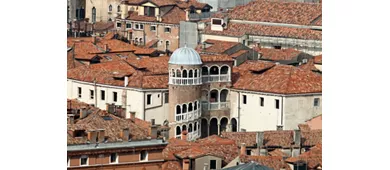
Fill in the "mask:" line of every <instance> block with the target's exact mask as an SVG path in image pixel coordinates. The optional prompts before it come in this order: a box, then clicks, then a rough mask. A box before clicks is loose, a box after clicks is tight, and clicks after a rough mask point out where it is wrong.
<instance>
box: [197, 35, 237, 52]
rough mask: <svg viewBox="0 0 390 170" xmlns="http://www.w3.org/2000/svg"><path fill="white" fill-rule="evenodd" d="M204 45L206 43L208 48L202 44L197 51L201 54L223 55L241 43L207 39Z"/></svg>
mask: <svg viewBox="0 0 390 170" xmlns="http://www.w3.org/2000/svg"><path fill="white" fill-rule="evenodd" d="M203 43H205V45H206V48H204V47H203V44H200V45H198V46H197V47H196V51H198V52H199V53H212V54H222V53H224V52H225V51H227V50H229V49H231V48H233V47H234V46H236V45H238V44H240V43H239V42H229V41H219V40H210V39H207V40H206V41H204V42H203Z"/></svg>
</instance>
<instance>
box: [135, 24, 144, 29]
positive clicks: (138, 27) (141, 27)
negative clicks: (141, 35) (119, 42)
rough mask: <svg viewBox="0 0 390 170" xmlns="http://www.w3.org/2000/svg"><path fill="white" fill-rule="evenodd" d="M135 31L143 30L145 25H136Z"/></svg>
mask: <svg viewBox="0 0 390 170" xmlns="http://www.w3.org/2000/svg"><path fill="white" fill-rule="evenodd" d="M135 29H137V30H143V29H144V24H135Z"/></svg>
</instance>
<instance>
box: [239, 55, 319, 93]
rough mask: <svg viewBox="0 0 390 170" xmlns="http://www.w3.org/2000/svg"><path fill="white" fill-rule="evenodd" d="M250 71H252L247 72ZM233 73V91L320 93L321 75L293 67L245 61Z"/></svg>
mask: <svg viewBox="0 0 390 170" xmlns="http://www.w3.org/2000/svg"><path fill="white" fill-rule="evenodd" d="M251 68H255V69H256V70H253V69H251ZM250 70H252V71H251V72H249V71H250ZM233 73H235V76H233V78H232V79H233V88H235V89H241V90H250V91H259V92H268V93H278V94H302V93H321V92H322V77H321V75H318V74H315V73H313V72H311V71H306V70H303V69H300V68H297V67H294V66H289V65H281V64H278V65H275V64H273V63H271V62H265V61H246V62H244V63H243V64H241V65H240V66H238V67H235V68H234V69H233ZM238 76H239V77H238Z"/></svg>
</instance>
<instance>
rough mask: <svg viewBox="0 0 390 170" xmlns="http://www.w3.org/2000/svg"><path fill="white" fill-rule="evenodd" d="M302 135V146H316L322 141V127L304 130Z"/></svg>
mask: <svg viewBox="0 0 390 170" xmlns="http://www.w3.org/2000/svg"><path fill="white" fill-rule="evenodd" d="M301 136H302V138H303V141H301V142H302V146H305V147H307V146H314V145H317V144H321V143H322V129H315V130H309V131H302V132H301Z"/></svg>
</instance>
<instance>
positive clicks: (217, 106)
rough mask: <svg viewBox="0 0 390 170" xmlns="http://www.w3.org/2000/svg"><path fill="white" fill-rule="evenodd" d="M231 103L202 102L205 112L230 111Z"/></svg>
mask: <svg viewBox="0 0 390 170" xmlns="http://www.w3.org/2000/svg"><path fill="white" fill-rule="evenodd" d="M229 104H230V102H229V101H226V102H211V103H209V102H207V101H202V109H204V110H224V109H229Z"/></svg>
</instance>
